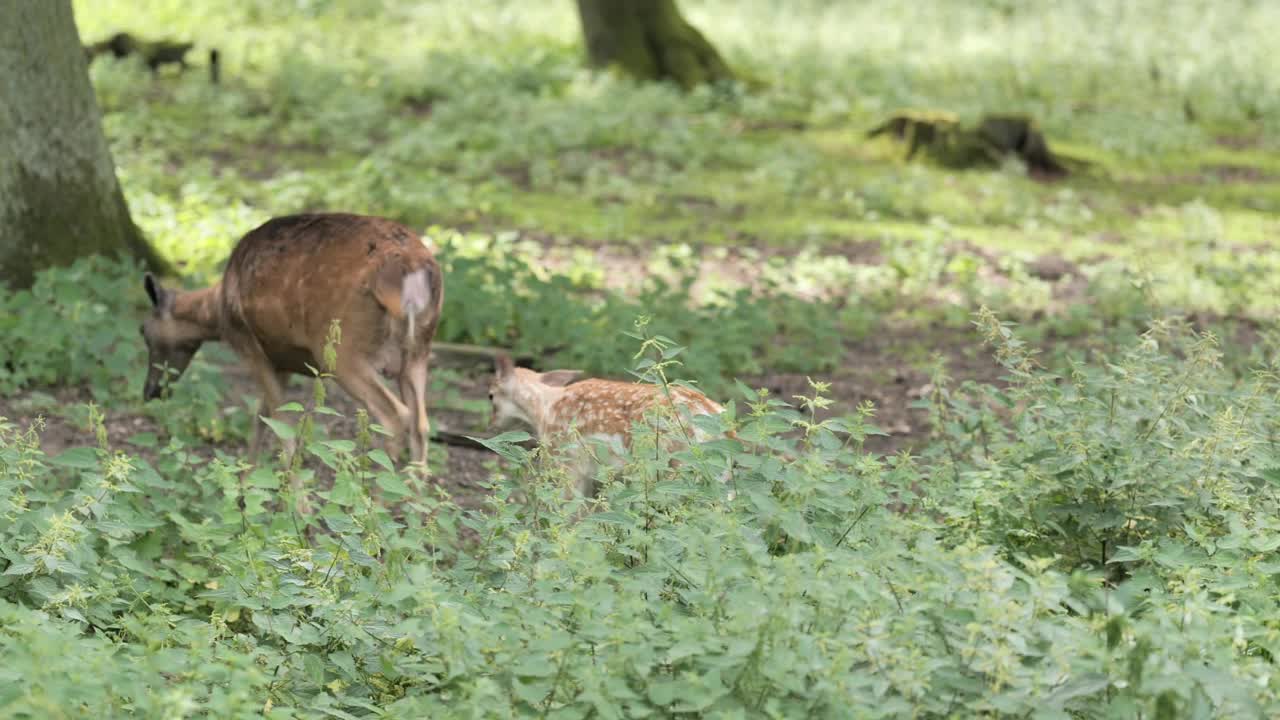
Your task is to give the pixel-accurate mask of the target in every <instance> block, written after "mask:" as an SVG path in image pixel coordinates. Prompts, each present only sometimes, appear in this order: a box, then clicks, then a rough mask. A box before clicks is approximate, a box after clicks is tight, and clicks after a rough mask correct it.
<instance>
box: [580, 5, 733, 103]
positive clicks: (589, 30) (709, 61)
mask: <svg viewBox="0 0 1280 720" xmlns="http://www.w3.org/2000/svg"><path fill="white" fill-rule="evenodd" d="M578 15H579V17H581V19H582V35H583V38H584V39H585V40H586V45H587V60H588V61H589V62H590V63H591V65H592V66H593V67H617V68H620V69H622V70H624V71H626V72H627V73H629V74H631V75H633V76H635V77H637V78H640V79H642V80H674V81H675V82H677V83H679V84H680V85H681V87H685V88H690V87H693V86H694V85H699V84H702V83H710V82H716V81H719V80H727V79H730V78H732V77H733V73H732V72H731V71H730V70H729V67H728V66H727V65H725V63H724V61H723V60H721V59H720V54H719V53H718V52H716V49H715V48H714V47H712V46H711V43H709V42H707V39H706V38H704V37H703V36H702V33H700V32H698V30H697V29H696V28H694V27H693V26H692V25H690V24H689V23H688V22H687V21H685V19H684V17H683V16H682V15H681V14H680V10H679V8H677V7H676V3H675V0H578Z"/></svg>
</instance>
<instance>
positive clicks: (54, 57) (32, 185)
mask: <svg viewBox="0 0 1280 720" xmlns="http://www.w3.org/2000/svg"><path fill="white" fill-rule="evenodd" d="M9 13H10V14H11V15H14V17H12V18H6V19H8V20H12V22H5V23H0V99H3V104H2V105H0V158H3V160H0V283H4V284H7V285H10V286H14V287H25V286H27V285H29V284H31V282H32V280H33V279H34V276H35V273H36V272H37V271H38V270H41V269H43V268H46V267H50V266H53V265H63V264H67V263H70V262H71V261H72V260H75V259H76V258H78V257H82V256H84V255H91V254H94V253H111V254H128V255H133V256H134V257H138V258H141V259H142V260H144V261H145V262H146V263H147V265H148V266H150V267H151V268H152V269H154V270H157V271H160V272H166V271H169V270H170V268H169V267H168V265H167V264H166V263H165V262H164V261H163V260H162V259H161V258H160V257H159V255H157V254H156V252H155V250H154V249H153V248H152V247H151V246H150V245H149V244H147V242H146V240H145V239H144V238H143V237H142V234H141V233H140V232H139V231H138V228H137V226H135V225H134V223H133V221H132V219H130V217H129V208H128V207H127V206H126V204H125V200H124V195H123V193H121V191H120V185H119V183H118V182H117V181H116V175H115V168H114V166H113V165H112V162H111V154H110V151H109V149H108V147H107V139H106V136H105V135H104V134H103V132H102V119H101V115H100V113H99V111H98V104H97V100H96V99H95V98H94V95H93V87H92V86H91V85H90V84H89V74H88V72H87V70H86V63H85V55H84V50H83V49H82V48H81V46H80V40H79V34H78V33H77V31H76V26H75V19H74V17H73V16H72V11H71V2H70V0H42V1H41V2H29V3H17V4H15V5H14V9H13V10H11V11H9Z"/></svg>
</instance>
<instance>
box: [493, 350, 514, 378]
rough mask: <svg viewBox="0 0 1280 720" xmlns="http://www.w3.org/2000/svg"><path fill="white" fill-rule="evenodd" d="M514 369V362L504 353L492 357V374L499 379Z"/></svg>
mask: <svg viewBox="0 0 1280 720" xmlns="http://www.w3.org/2000/svg"><path fill="white" fill-rule="evenodd" d="M515 369H516V364H515V361H513V360H512V359H511V356H510V355H508V354H506V353H498V354H497V355H495V356H494V357H493V372H494V374H496V375H497V376H498V377H499V378H504V377H506V376H508V375H510V374H511V373H512V371H514V370H515Z"/></svg>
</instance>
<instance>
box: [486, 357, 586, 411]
mask: <svg viewBox="0 0 1280 720" xmlns="http://www.w3.org/2000/svg"><path fill="white" fill-rule="evenodd" d="M493 365H494V373H493V380H492V381H491V382H490V383H489V402H490V403H492V404H493V415H492V420H491V422H490V427H491V428H493V429H501V428H503V427H507V426H510V425H511V424H513V423H516V422H520V423H524V424H526V425H531V426H536V425H537V423H536V422H535V421H534V418H535V416H536V415H537V414H538V411H539V408H538V405H539V400H540V398H542V397H543V393H542V392H541V390H542V389H543V388H559V387H564V386H565V385H568V384H569V383H571V382H573V381H574V380H575V379H577V377H578V376H579V375H581V374H582V371H581V370H552V371H550V372H545V373H537V372H534V371H532V370H529V369H528V368H522V367H516V364H515V362H513V361H512V360H511V357H510V356H509V355H506V354H502V355H498V356H497V357H495V358H494V362H493Z"/></svg>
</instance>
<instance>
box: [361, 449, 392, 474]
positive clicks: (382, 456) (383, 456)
mask: <svg viewBox="0 0 1280 720" xmlns="http://www.w3.org/2000/svg"><path fill="white" fill-rule="evenodd" d="M368 457H369V459H370V460H372V461H374V462H375V463H377V464H379V465H381V466H382V467H383V468H384V469H386V470H390V471H391V472H395V471H396V464H395V463H393V462H391V458H389V457H387V452H386V451H385V450H383V449H382V448H374V449H373V450H370V451H369V453H368Z"/></svg>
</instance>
